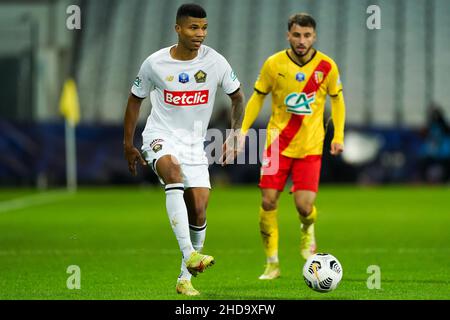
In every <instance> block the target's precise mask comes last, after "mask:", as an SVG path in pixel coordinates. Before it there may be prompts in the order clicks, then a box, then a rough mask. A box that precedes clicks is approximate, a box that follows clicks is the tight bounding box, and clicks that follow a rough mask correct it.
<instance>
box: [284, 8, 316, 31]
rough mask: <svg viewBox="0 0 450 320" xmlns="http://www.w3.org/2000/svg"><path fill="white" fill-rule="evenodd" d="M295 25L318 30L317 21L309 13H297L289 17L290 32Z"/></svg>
mask: <svg viewBox="0 0 450 320" xmlns="http://www.w3.org/2000/svg"><path fill="white" fill-rule="evenodd" d="M294 24H298V25H299V26H301V27H312V28H313V29H314V30H316V20H314V18H313V17H312V16H311V15H310V14H307V13H303V12H302V13H297V14H294V15H292V16H290V17H289V20H288V31H289V30H291V27H292V26H293V25H294Z"/></svg>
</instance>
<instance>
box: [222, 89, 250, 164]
mask: <svg viewBox="0 0 450 320" xmlns="http://www.w3.org/2000/svg"><path fill="white" fill-rule="evenodd" d="M228 96H229V97H230V99H231V129H232V132H231V133H230V135H229V136H228V137H227V139H226V140H225V143H224V144H223V146H222V156H221V158H220V163H221V164H222V166H224V165H226V164H228V163H230V162H231V161H232V160H233V159H234V158H236V156H237V154H238V152H240V151H241V149H243V146H244V141H245V140H244V139H245V137H244V139H241V138H240V130H241V126H242V115H243V114H244V102H245V97H244V93H243V92H242V89H241V88H239V89H238V90H237V91H235V92H234V93H232V94H229V95H228Z"/></svg>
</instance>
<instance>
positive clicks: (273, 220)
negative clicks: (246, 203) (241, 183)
mask: <svg viewBox="0 0 450 320" xmlns="http://www.w3.org/2000/svg"><path fill="white" fill-rule="evenodd" d="M280 194H281V191H279V190H276V189H269V188H262V189H261V198H262V201H261V208H260V210H259V231H260V233H261V238H262V242H263V247H264V252H265V254H266V267H265V270H264V272H263V274H262V275H261V276H260V277H259V279H261V280H271V279H276V278H278V277H279V276H280V268H279V261H278V216H277V208H278V199H279V197H280Z"/></svg>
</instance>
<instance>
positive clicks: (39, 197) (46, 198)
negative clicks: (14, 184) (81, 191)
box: [0, 190, 74, 213]
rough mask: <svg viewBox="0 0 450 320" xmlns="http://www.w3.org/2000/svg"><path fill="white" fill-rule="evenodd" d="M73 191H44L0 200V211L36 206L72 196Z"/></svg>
mask: <svg viewBox="0 0 450 320" xmlns="http://www.w3.org/2000/svg"><path fill="white" fill-rule="evenodd" d="M73 195H74V194H73V193H70V192H68V191H65V190H64V191H62V190H57V191H49V192H45V193H38V194H33V195H30V196H25V197H20V198H16V199H12V200H7V201H2V202H0V213H6V212H10V211H14V210H19V209H24V208H29V207H36V206H40V205H44V204H48V203H52V202H56V201H60V200H63V199H66V198H68V197H70V196H73Z"/></svg>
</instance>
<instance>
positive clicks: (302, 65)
mask: <svg viewBox="0 0 450 320" xmlns="http://www.w3.org/2000/svg"><path fill="white" fill-rule="evenodd" d="M285 52H286V55H287V56H288V57H289V59H290V60H291V61H292V62H293V63H295V64H296V65H298V66H299V67H300V68H303V67H304V66H306V65H307V64H308V63H310V62H311V61H313V60H314V58H315V57H316V54H317V50H316V49H314V54H313V55H312V57H311V59H309V60H308V61H306V62H305V63H304V64H299V63H297V62H296V61H294V59H292V57H291V56H290V55H289V53H288V49H286V51H285ZM197 56H198V55H197Z"/></svg>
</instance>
